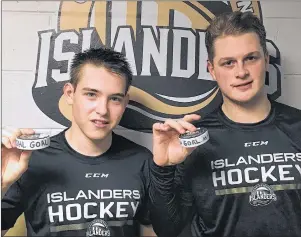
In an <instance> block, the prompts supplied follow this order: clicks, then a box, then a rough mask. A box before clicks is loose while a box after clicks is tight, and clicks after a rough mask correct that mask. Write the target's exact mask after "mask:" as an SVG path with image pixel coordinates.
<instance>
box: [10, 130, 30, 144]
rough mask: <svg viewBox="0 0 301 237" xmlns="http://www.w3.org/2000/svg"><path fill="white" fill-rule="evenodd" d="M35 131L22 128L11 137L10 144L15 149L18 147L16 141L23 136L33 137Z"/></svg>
mask: <svg viewBox="0 0 301 237" xmlns="http://www.w3.org/2000/svg"><path fill="white" fill-rule="evenodd" d="M34 133H35V131H34V130H33V129H31V128H22V129H16V130H15V131H14V132H13V134H12V135H11V136H10V137H9V139H10V143H11V144H12V146H13V147H16V139H17V137H19V136H21V135H31V134H34Z"/></svg>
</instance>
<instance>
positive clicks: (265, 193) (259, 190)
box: [249, 184, 277, 206]
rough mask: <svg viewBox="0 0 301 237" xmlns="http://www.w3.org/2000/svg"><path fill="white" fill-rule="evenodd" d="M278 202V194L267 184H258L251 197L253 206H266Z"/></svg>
mask: <svg viewBox="0 0 301 237" xmlns="http://www.w3.org/2000/svg"><path fill="white" fill-rule="evenodd" d="M276 200H277V197H276V194H275V193H274V191H273V189H272V188H271V187H270V186H269V185H267V184H257V185H256V186H254V188H253V189H252V191H251V194H250V197H249V202H250V204H251V205H252V206H266V205H268V204H270V203H271V202H272V201H276Z"/></svg>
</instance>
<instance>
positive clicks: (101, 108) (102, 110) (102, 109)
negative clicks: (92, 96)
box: [95, 98, 108, 116]
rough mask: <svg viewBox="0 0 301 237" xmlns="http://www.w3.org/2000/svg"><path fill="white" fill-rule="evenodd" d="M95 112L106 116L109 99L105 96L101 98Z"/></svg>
mask: <svg viewBox="0 0 301 237" xmlns="http://www.w3.org/2000/svg"><path fill="white" fill-rule="evenodd" d="M95 112H96V113H97V114H99V115H100V116H104V115H106V114H107V113H108V100H107V99H105V98H102V99H100V100H99V101H98V102H97V104H96V108H95Z"/></svg>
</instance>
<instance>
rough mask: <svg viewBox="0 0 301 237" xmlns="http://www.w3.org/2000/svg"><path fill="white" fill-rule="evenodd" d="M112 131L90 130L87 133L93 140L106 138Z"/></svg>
mask: <svg viewBox="0 0 301 237" xmlns="http://www.w3.org/2000/svg"><path fill="white" fill-rule="evenodd" d="M109 133H110V132H108V131H105V132H100V131H97V132H90V133H88V134H87V137H88V138H89V139H91V140H102V139H104V138H106V137H107V136H108V135H109Z"/></svg>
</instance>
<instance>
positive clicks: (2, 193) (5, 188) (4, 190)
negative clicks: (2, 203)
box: [1, 185, 9, 199]
mask: <svg viewBox="0 0 301 237" xmlns="http://www.w3.org/2000/svg"><path fill="white" fill-rule="evenodd" d="M8 189H9V186H7V185H2V186H1V199H2V198H3V197H4V195H5V194H6V192H7V190H8Z"/></svg>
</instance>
